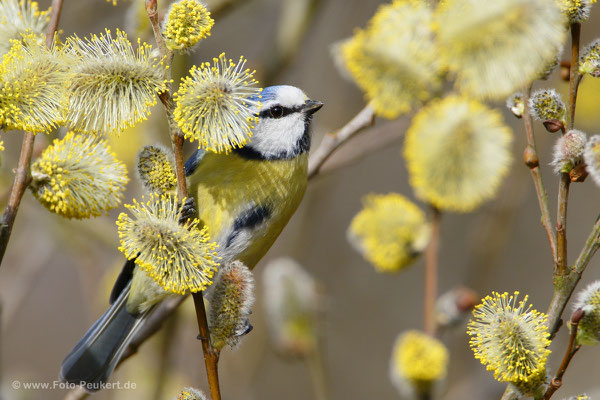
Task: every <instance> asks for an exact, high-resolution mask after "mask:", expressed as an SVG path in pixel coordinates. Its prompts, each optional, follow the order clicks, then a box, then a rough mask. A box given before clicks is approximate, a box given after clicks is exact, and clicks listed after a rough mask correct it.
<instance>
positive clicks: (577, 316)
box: [542, 308, 585, 400]
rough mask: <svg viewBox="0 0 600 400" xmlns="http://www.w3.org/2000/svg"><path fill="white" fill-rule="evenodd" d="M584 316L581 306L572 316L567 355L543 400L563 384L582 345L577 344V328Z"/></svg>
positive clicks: (546, 399) (548, 397)
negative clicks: (568, 369)
mask: <svg viewBox="0 0 600 400" xmlns="http://www.w3.org/2000/svg"><path fill="white" fill-rule="evenodd" d="M584 316H585V313H584V312H583V311H582V310H581V308H578V309H577V310H576V311H575V312H574V313H573V315H572V316H571V336H570V337H569V345H568V346H567V351H566V352H565V356H564V357H563V360H562V362H561V363H560V367H559V368H558V371H557V372H556V375H555V376H554V378H552V381H551V382H550V385H549V386H548V389H547V390H546V393H544V397H542V400H548V399H550V397H552V395H553V394H554V392H556V391H557V390H558V389H559V388H560V387H561V386H562V378H563V375H564V374H565V371H566V370H567V368H568V367H569V363H570V362H571V359H573V356H574V355H575V353H577V351H578V350H579V348H580V347H581V346H580V345H577V344H576V339H577V328H578V327H579V322H580V321H581V319H582V318H583V317H584Z"/></svg>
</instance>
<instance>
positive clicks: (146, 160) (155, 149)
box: [138, 146, 177, 194]
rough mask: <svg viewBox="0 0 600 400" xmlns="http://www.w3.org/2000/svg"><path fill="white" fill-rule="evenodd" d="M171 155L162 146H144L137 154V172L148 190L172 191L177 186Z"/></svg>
mask: <svg viewBox="0 0 600 400" xmlns="http://www.w3.org/2000/svg"><path fill="white" fill-rule="evenodd" d="M173 164H174V163H173V157H172V154H171V152H170V151H169V150H167V149H165V148H163V147H162V146H145V147H144V148H143V149H142V151H141V152H140V154H139V156H138V174H139V176H140V179H141V181H142V184H143V185H144V187H145V188H146V190H148V191H149V192H154V193H158V194H162V193H168V192H172V191H174V190H175V189H176V187H177V176H176V174H175V166H174V165H173Z"/></svg>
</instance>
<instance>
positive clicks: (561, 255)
mask: <svg viewBox="0 0 600 400" xmlns="http://www.w3.org/2000/svg"><path fill="white" fill-rule="evenodd" d="M570 185H571V177H570V176H569V174H568V173H565V172H563V173H561V174H560V182H559V185H558V209H557V214H556V270H555V276H564V275H566V274H567V273H568V271H567V205H568V202H569V187H570Z"/></svg>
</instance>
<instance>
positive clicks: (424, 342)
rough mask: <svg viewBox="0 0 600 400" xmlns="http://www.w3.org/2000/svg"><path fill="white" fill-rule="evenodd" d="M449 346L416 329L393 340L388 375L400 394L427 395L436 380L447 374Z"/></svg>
mask: <svg viewBox="0 0 600 400" xmlns="http://www.w3.org/2000/svg"><path fill="white" fill-rule="evenodd" d="M447 368H448V349H446V346H444V344H443V343H442V342H440V341H439V340H437V339H435V338H433V337H431V336H429V335H427V334H425V333H423V332H419V331H408V332H405V333H403V334H401V335H400V336H398V338H397V339H396V343H395V344H394V349H393V352H392V359H391V362H390V377H391V379H392V382H393V383H394V384H395V385H396V387H397V388H398V390H399V391H400V392H401V393H406V394H409V393H415V394H417V396H416V397H417V398H419V395H424V394H430V393H431V391H432V389H433V387H432V386H433V384H434V383H435V382H438V381H441V380H443V379H444V378H445V377H446V373H447Z"/></svg>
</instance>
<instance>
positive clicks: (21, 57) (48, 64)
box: [0, 33, 72, 133]
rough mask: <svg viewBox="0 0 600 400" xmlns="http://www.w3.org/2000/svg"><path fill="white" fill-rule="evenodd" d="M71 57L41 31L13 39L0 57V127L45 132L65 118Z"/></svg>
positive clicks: (70, 74)
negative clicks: (9, 47) (8, 48)
mask: <svg viewBox="0 0 600 400" xmlns="http://www.w3.org/2000/svg"><path fill="white" fill-rule="evenodd" d="M70 65H71V60H70V58H69V57H68V56H67V55H66V54H65V53H64V52H63V50H62V48H59V47H56V46H53V47H52V48H50V49H48V48H47V47H46V45H45V43H44V38H43V36H41V35H35V34H33V33H31V34H28V35H25V36H23V37H22V40H20V41H17V40H13V41H12V47H11V49H10V51H9V52H8V53H6V54H5V55H4V56H3V57H2V59H1V60H0V127H3V128H4V129H5V130H13V129H14V130H26V131H30V132H34V133H38V132H48V131H50V130H52V129H53V128H55V127H56V126H58V125H61V124H62V123H63V122H64V119H65V114H66V109H67V100H66V99H68V93H67V85H68V82H69V80H70V79H71V77H72V73H71V72H70V71H69V69H70Z"/></svg>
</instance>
